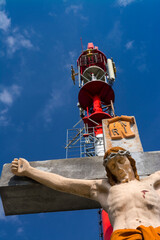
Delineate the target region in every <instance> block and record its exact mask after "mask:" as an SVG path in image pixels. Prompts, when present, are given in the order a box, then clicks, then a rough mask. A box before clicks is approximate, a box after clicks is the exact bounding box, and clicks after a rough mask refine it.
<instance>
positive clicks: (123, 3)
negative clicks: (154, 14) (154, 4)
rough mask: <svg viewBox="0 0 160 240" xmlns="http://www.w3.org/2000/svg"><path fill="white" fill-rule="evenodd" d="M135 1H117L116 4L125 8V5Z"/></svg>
mask: <svg viewBox="0 0 160 240" xmlns="http://www.w3.org/2000/svg"><path fill="white" fill-rule="evenodd" d="M135 1H136V0H118V1H117V4H118V5H119V6H121V7H126V6H127V5H129V4H131V3H133V2H135Z"/></svg>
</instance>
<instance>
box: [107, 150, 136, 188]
mask: <svg viewBox="0 0 160 240" xmlns="http://www.w3.org/2000/svg"><path fill="white" fill-rule="evenodd" d="M119 150H120V151H126V149H124V148H121V147H113V148H110V149H109V150H108V151H107V152H106V153H105V155H104V161H103V165H104V166H105V169H106V172H107V177H108V181H109V183H110V184H111V186H113V185H115V184H117V183H118V180H117V178H116V176H114V175H113V174H112V173H111V171H110V170H109V168H108V167H107V161H106V160H105V159H106V158H107V157H108V156H109V155H110V154H111V153H117V152H118V151H119ZM126 156H127V158H128V160H129V161H130V164H131V167H132V169H133V172H134V175H135V178H136V179H137V180H139V175H138V173H137V168H136V161H135V160H134V159H133V158H132V157H131V155H128V154H126Z"/></svg>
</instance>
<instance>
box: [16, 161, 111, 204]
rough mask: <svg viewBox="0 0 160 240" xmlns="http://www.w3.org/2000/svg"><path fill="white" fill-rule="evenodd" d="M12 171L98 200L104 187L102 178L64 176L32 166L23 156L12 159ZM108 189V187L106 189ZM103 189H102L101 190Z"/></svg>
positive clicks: (58, 189) (50, 186) (59, 189)
mask: <svg viewBox="0 0 160 240" xmlns="http://www.w3.org/2000/svg"><path fill="white" fill-rule="evenodd" d="M11 171H12V172H13V173H14V174H15V175H17V176H26V177H29V178H32V179H33V180H35V181H37V182H39V183H41V184H43V185H45V186H47V187H49V188H52V189H55V190H57V191H61V192H66V193H71V194H75V195H78V196H82V197H86V198H90V199H94V200H98V195H99V194H98V192H99V190H100V189H103V186H102V185H103V184H102V180H81V179H71V178H66V177H62V176H60V175H57V174H54V173H49V172H44V171H41V170H39V169H36V168H33V167H31V166H30V164H29V162H28V161H27V160H25V159H23V158H20V159H17V158H15V159H14V160H13V161H12V165H11ZM106 190H107V189H106ZM100 191H101V190H100Z"/></svg>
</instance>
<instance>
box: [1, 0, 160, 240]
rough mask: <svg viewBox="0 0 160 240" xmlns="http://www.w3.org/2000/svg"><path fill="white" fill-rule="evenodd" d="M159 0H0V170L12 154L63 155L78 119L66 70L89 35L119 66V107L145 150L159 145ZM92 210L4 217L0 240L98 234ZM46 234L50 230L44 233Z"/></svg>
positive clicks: (74, 89) (33, 157)
mask: <svg viewBox="0 0 160 240" xmlns="http://www.w3.org/2000/svg"><path fill="white" fill-rule="evenodd" d="M159 9H160V2H159V1H158V0H152V1H151V0H112V1H111V0H106V1H102V0H101V1H95V0H94V1H84V0H81V1H79V0H75V1H72V0H59V1H51V0H32V1H31V0H23V1H22V0H14V1H11V0H8V1H5V0H0V146H1V147H0V149H1V151H0V170H1V169H2V166H3V164H4V163H9V162H11V161H12V159H13V158H14V157H24V158H26V159H28V160H29V161H36V160H48V159H60V158H65V150H64V147H65V142H66V130H67V129H68V128H72V127H73V125H74V124H75V123H76V122H78V120H79V113H78V108H77V107H76V104H77V100H78V91H79V89H78V86H74V85H73V83H72V80H71V78H70V65H71V64H73V65H74V66H75V67H76V60H77V58H78V56H79V55H80V53H81V43H80V37H82V39H83V45H84V48H86V47H87V43H88V42H93V43H94V44H95V45H96V46H99V49H100V50H101V51H103V52H104V53H105V54H106V56H107V57H109V58H110V57H113V59H114V61H115V62H116V66H117V79H116V82H115V84H114V87H113V88H114V91H115V95H116V98H115V110H116V114H117V115H121V114H123V115H125V114H126V115H134V116H135V117H136V121H137V125H138V128H139V133H140V137H141V141H142V145H143V148H144V151H157V150H159V136H160V128H159V119H160V113H159V102H160V94H159V89H160V81H159V69H160V64H159V59H158V57H159V55H160V47H159V42H160V32H159V23H160V20H159ZM98 234H99V232H98V215H97V210H88V211H75V212H60V213H46V214H31V215H23V216H12V217H5V216H4V214H3V209H2V206H1V205H0V236H1V239H2V240H5V239H7V240H10V239H12V240H14V239H16V240H21V239H23V240H28V239H33V240H36V239H38V240H42V239H47V240H51V239H54V240H61V239H63V238H64V237H65V239H75V238H76V240H79V239H84V240H85V239H86V240H90V239H92V240H93V239H98ZM46 236H47V237H46Z"/></svg>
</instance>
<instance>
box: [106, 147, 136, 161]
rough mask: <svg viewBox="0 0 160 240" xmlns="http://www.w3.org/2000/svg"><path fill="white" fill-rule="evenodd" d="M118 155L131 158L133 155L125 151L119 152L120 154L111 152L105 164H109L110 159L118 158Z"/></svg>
mask: <svg viewBox="0 0 160 240" xmlns="http://www.w3.org/2000/svg"><path fill="white" fill-rule="evenodd" d="M117 155H120V156H124V155H126V156H131V153H130V152H129V151H125V150H119V151H118V152H111V153H110V154H109V155H108V156H107V157H106V158H105V159H104V161H103V163H104V164H105V163H107V162H108V161H109V160H110V159H112V158H114V157H116V156H117Z"/></svg>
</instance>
